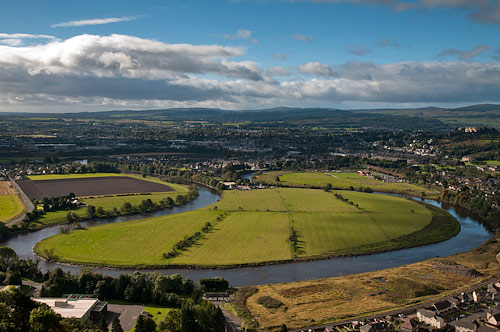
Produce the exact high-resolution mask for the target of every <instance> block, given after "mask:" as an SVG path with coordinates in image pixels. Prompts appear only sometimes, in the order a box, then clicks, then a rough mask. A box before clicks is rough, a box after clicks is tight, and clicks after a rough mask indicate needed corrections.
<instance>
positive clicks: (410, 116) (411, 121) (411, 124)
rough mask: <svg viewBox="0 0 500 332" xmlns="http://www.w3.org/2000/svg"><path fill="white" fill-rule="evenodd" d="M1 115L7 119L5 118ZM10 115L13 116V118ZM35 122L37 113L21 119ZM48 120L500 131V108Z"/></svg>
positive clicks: (167, 113)
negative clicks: (33, 119)
mask: <svg viewBox="0 0 500 332" xmlns="http://www.w3.org/2000/svg"><path fill="white" fill-rule="evenodd" d="M0 116H7V114H3V115H0ZM8 116H12V113H10V114H9V115H8ZM15 116H25V117H30V116H32V114H27V113H25V114H16V115H15ZM43 116H47V117H52V118H70V119H87V120H92V119H95V120H124V119H130V120H143V121H146V120H151V121H174V122H182V121H205V122H210V123H221V124H227V125H231V124H233V125H240V126H241V125H246V126H251V125H252V124H258V125H259V126H270V127H276V126H316V127H323V128H375V129H376V128H385V129H400V130H445V129H451V128H456V127H463V126H489V127H495V128H500V105H493V104H478V105H471V106H466V107H459V108H441V107H433V106H428V107H421V108H406V109H390V108H383V109H356V110H339V109H331V108H298V107H276V108H269V109H250V110H222V109H216V108H169V109H155V110H141V111H136V110H120V111H118V110H114V111H101V112H82V113H64V114H61V113H53V114H44V115H43Z"/></svg>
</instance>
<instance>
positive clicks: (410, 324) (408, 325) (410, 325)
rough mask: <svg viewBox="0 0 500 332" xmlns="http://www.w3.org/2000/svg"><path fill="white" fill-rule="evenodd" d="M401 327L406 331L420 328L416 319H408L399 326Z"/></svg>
mask: <svg viewBox="0 0 500 332" xmlns="http://www.w3.org/2000/svg"><path fill="white" fill-rule="evenodd" d="M399 329H400V330H401V331H406V332H416V331H417V330H418V323H417V321H416V320H414V319H407V320H406V321H405V322H404V323H403V324H401V325H400V326H399Z"/></svg>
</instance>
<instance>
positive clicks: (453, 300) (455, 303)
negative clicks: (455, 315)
mask: <svg viewBox="0 0 500 332" xmlns="http://www.w3.org/2000/svg"><path fill="white" fill-rule="evenodd" d="M448 302H450V303H451V305H452V306H453V307H454V308H458V307H459V306H460V304H462V302H461V301H460V300H459V299H457V298H456V297H451V298H449V299H448Z"/></svg>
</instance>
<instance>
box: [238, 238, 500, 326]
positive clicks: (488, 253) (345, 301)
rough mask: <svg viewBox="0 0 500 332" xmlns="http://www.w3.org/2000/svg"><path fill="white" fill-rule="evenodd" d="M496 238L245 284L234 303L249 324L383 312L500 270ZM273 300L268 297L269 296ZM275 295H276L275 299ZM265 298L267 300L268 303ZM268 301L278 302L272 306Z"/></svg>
mask: <svg viewBox="0 0 500 332" xmlns="http://www.w3.org/2000/svg"><path fill="white" fill-rule="evenodd" d="M499 251H500V243H499V242H498V241H497V239H496V238H494V239H490V240H488V241H486V242H485V243H484V244H482V245H481V246H479V247H477V248H475V249H473V250H471V251H469V252H465V253H460V254H455V255H451V256H449V257H445V258H432V259H428V260H425V261H422V262H418V263H413V264H409V265H404V266H400V267H396V268H391V269H385V270H378V271H374V272H368V273H361V274H355V275H349V276H340V277H333V278H326V279H318V280H310V281H301V282H292V283H281V284H273V285H263V286H257V287H243V288H240V289H239V290H238V294H237V296H236V297H237V298H239V301H235V302H234V305H235V306H236V308H235V309H236V310H237V311H238V312H239V314H240V316H241V318H245V319H246V323H247V327H248V328H258V329H259V330H263V331H273V330H274V331H275V330H278V329H279V327H280V326H281V324H283V323H286V325H287V326H288V327H289V328H302V327H304V326H314V325H320V324H325V323H329V322H335V321H341V320H345V319H356V318H357V317H360V316H365V315H371V314H376V313H382V312H386V311H390V310H393V309H398V310H403V308H405V307H408V306H413V305H415V304H419V303H425V302H427V301H432V300H436V299H439V298H442V297H445V296H449V295H451V294H454V293H456V292H459V291H463V290H465V289H468V288H471V287H473V286H475V285H480V284H481V283H483V282H485V281H487V280H489V279H491V278H493V277H494V276H497V275H499V274H500V264H499V263H498V261H497V259H496V255H497V253H498V252H499ZM263 299H267V301H263ZM269 299H271V300H269ZM262 303H263V304H262ZM266 303H274V305H273V306H269V305H267V304H266Z"/></svg>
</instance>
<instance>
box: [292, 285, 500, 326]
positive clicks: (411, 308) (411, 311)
mask: <svg viewBox="0 0 500 332" xmlns="http://www.w3.org/2000/svg"><path fill="white" fill-rule="evenodd" d="M498 281H500V277H498V276H494V277H492V278H488V279H487V280H486V281H483V282H482V283H480V284H478V285H475V286H473V287H470V288H468V289H465V290H461V291H460V292H457V293H455V294H451V295H447V296H443V297H442V298H439V299H434V300H432V301H427V302H424V303H420V304H416V305H412V306H409V307H404V308H399V309H395V310H390V311H385V312H380V313H378V314H375V315H368V316H362V317H355V318H351V319H346V320H342V321H338V322H333V323H330V324H322V325H316V326H307V327H303V328H300V329H295V330H290V331H292V332H299V331H307V330H309V329H311V330H313V331H315V330H321V331H322V330H323V329H324V328H325V326H339V325H345V324H348V323H350V322H352V321H353V320H370V319H374V318H379V317H385V316H393V315H397V314H399V313H404V314H406V315H407V316H409V315H411V314H414V313H415V312H416V311H417V309H422V308H426V307H429V306H431V305H432V304H434V303H436V302H439V301H443V300H446V299H448V298H450V297H453V296H456V295H460V294H461V293H462V292H465V293H470V292H472V291H474V290H476V289H478V288H481V287H484V286H487V285H488V284H489V283H490V282H498Z"/></svg>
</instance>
